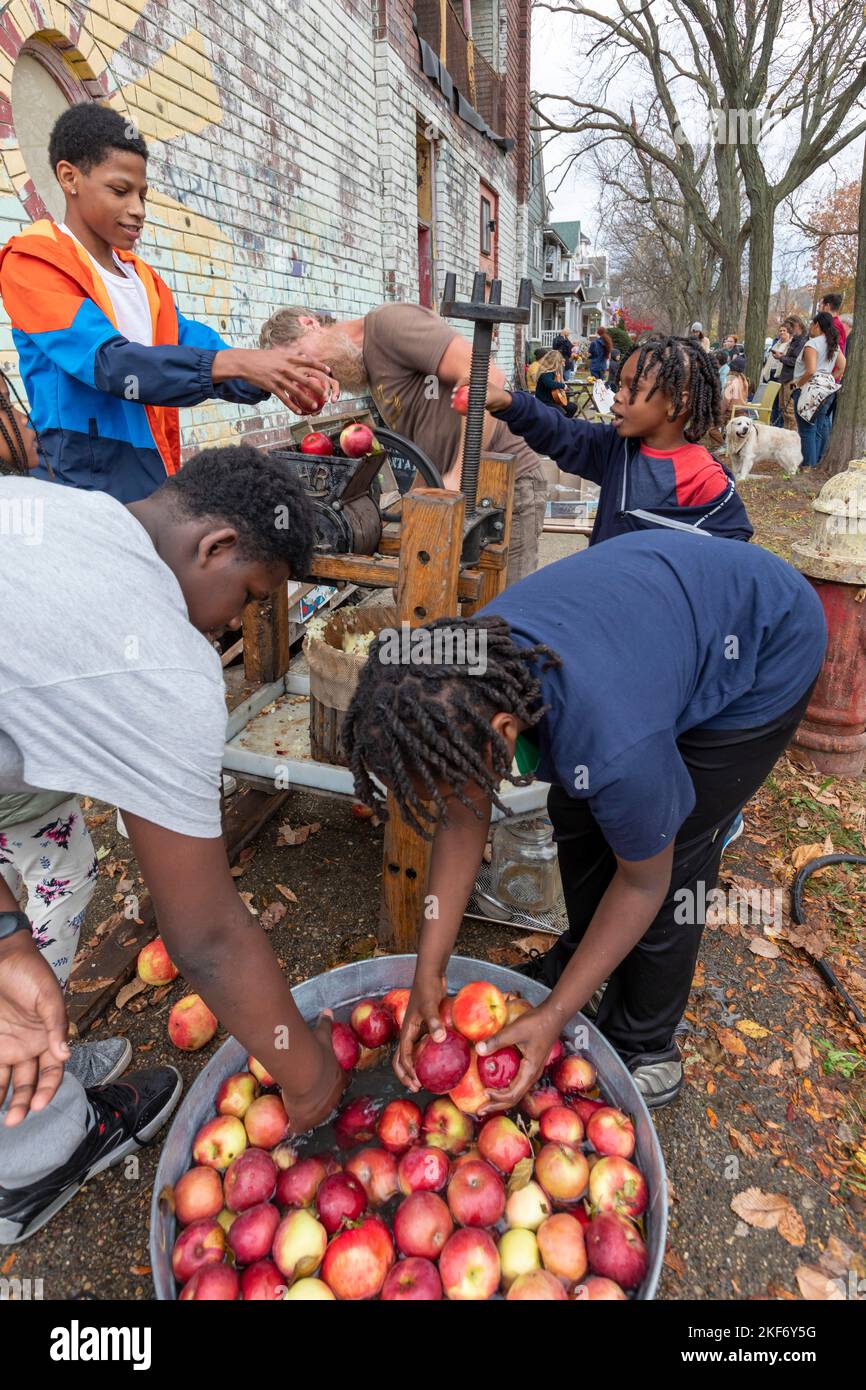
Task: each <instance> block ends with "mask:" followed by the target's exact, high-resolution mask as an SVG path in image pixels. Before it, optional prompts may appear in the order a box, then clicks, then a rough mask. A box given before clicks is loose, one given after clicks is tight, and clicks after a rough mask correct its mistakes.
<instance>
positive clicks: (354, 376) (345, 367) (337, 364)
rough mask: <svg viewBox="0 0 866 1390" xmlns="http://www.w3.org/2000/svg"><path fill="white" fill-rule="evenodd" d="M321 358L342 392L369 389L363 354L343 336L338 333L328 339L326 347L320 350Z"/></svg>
mask: <svg viewBox="0 0 866 1390" xmlns="http://www.w3.org/2000/svg"><path fill="white" fill-rule="evenodd" d="M321 357H322V361H323V362H326V363H327V365H328V366H329V367H330V368H331V371H332V372H333V374H334V376H335V377H336V378H337V380H338V381H339V383H340V386H341V387H342V389H343V390H344V391H368V390H369V389H370V383H369V382H368V380H367V369H366V367H365V366H364V354H363V352H362V351H361V349H360V348H359V347H356V346H355V344H354V343H353V342H352V341H351V339H350V338H348V337H347V336H346V335H345V334H343V333H338V334H335V335H333V336H332V337H330V338H329V341H328V344H327V347H323V348H322V350H321Z"/></svg>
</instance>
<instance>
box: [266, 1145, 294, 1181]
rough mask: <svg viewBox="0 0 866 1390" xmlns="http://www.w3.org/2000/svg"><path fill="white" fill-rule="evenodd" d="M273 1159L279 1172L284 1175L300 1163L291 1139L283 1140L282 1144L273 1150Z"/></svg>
mask: <svg viewBox="0 0 866 1390" xmlns="http://www.w3.org/2000/svg"><path fill="white" fill-rule="evenodd" d="M271 1158H272V1159H273V1160H274V1163H275V1164H276V1166H277V1169H278V1171H279V1172H281V1173H283V1172H285V1170H286V1169H287V1168H294V1166H295V1164H296V1163H297V1161H298V1153H297V1150H296V1148H295V1146H294V1144H293V1143H292V1142H291V1140H290V1139H283V1140H282V1142H281V1143H279V1144H277V1145H276V1147H275V1148H273V1149H271Z"/></svg>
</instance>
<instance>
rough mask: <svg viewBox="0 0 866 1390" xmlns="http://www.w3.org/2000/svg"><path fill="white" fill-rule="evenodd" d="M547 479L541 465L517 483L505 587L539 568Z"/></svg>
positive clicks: (517, 480)
mask: <svg viewBox="0 0 866 1390" xmlns="http://www.w3.org/2000/svg"><path fill="white" fill-rule="evenodd" d="M546 502H547V480H546V479H545V476H544V470H543V469H542V467H541V464H540V463H538V464H537V465H536V467H535V468H529V469H527V471H526V472H525V473H521V474H520V475H519V477H517V478H515V480H514V509H513V511H512V513H511V543H510V545H509V547H508V570H507V572H506V574H507V578H506V584H516V583H517V581H518V580H519V579H525V578H526V576H527V575H528V574H534V573H535V571H536V570H537V569H538V540H539V537H540V535H541V528H542V526H543V525H544V507H545V503H546Z"/></svg>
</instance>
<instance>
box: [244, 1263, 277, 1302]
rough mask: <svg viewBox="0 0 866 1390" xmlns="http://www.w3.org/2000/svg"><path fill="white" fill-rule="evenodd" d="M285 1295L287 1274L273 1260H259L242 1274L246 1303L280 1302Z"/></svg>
mask: <svg viewBox="0 0 866 1390" xmlns="http://www.w3.org/2000/svg"><path fill="white" fill-rule="evenodd" d="M285 1296H286V1280H285V1276H284V1275H282V1274H280V1271H279V1270H278V1269H277V1267H276V1265H275V1264H274V1262H273V1260H257V1261H256V1263H255V1264H254V1265H248V1266H247V1268H246V1269H245V1270H244V1271H243V1273H242V1274H241V1298H242V1299H243V1300H244V1302H245V1303H279V1302H282V1300H283V1299H284V1298H285Z"/></svg>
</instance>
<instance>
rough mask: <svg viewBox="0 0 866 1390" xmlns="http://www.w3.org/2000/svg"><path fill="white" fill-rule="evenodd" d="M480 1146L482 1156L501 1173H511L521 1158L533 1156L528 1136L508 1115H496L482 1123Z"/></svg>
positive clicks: (479, 1137) (479, 1136)
mask: <svg viewBox="0 0 866 1390" xmlns="http://www.w3.org/2000/svg"><path fill="white" fill-rule="evenodd" d="M478 1148H479V1151H480V1153H481V1156H482V1158H486V1159H487V1162H488V1163H492V1164H493V1166H494V1167H495V1168H498V1169H499V1171H500V1173H506V1174H508V1173H511V1171H512V1170H513V1168H514V1167H515V1166H516V1165H517V1164H518V1163H519V1162H520V1161H521V1159H523V1158H531V1157H532V1145H531V1144H530V1142H529V1140H528V1138H527V1137H526V1135H525V1134H524V1133H523V1130H522V1129H518V1127H517V1125H516V1124H515V1123H514V1121H513V1120H510V1119H509V1118H508V1116H507V1115H494V1116H493V1118H492V1119H491V1120H487V1121H486V1123H485V1124H483V1125H482V1127H481V1132H480V1134H479V1135H478Z"/></svg>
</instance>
